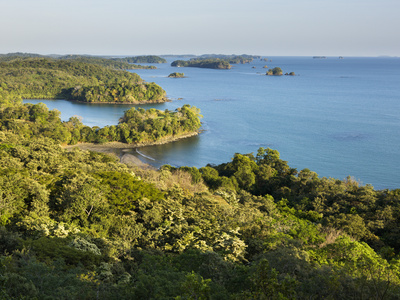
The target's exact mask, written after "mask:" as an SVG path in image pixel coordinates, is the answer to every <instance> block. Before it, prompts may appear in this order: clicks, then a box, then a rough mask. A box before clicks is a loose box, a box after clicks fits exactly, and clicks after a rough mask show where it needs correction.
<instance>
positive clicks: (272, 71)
mask: <svg viewBox="0 0 400 300" xmlns="http://www.w3.org/2000/svg"><path fill="white" fill-rule="evenodd" d="M265 75H267V76H281V75H283V71H282V69H281V68H279V67H275V68H273V69H269V70H268V71H267V73H266V74H265ZM285 75H286V76H295V73H294V72H290V73H287V72H286V73H285Z"/></svg>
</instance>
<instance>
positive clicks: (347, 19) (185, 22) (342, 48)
mask: <svg viewBox="0 0 400 300" xmlns="http://www.w3.org/2000/svg"><path fill="white" fill-rule="evenodd" d="M399 13H400V1H399V0H379V1H378V0H246V1H244V0H241V1H238V0H212V1H211V0H201V1H194V0H112V1H111V0H107V1H106V0H0V53H12V52H28V53H39V54H91V55H127V56H129V55H151V54H154V55H163V54H197V55H198V54H211V53H215V54H252V55H266V56H288V55H289V56H308V55H311V56H316V55H318V56H381V55H388V56H400V35H399V30H400V18H399V17H398V14H399Z"/></svg>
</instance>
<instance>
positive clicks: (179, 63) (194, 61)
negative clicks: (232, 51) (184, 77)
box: [171, 54, 259, 69]
mask: <svg viewBox="0 0 400 300" xmlns="http://www.w3.org/2000/svg"><path fill="white" fill-rule="evenodd" d="M254 58H259V56H252V55H246V54H244V55H222V54H205V55H202V56H199V57H196V58H191V59H190V60H176V61H173V62H172V63H171V66H173V67H194V68H209V69H230V68H231V67H232V66H231V64H245V63H250V62H252V61H253V60H254Z"/></svg>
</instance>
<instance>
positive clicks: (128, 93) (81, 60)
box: [0, 57, 167, 104]
mask: <svg viewBox="0 0 400 300" xmlns="http://www.w3.org/2000/svg"><path fill="white" fill-rule="evenodd" d="M108 62H110V60H107V59H95V58H85V57H77V58H72V57H71V58H64V59H54V58H48V57H44V58H43V57H32V58H31V57H27V58H21V57H16V58H14V59H7V60H4V61H1V59H0V82H1V83H2V86H3V89H4V90H6V91H7V92H8V93H9V94H11V95H15V96H16V97H19V98H23V99H60V98H61V99H67V100H75V101H81V102H88V103H115V104H123V103H160V102H165V101H167V97H166V93H165V91H164V90H163V89H162V88H161V87H160V86H159V85H157V84H155V83H147V82H144V81H143V80H142V79H141V78H140V76H139V75H137V74H135V73H131V72H128V71H125V70H116V69H115V68H114V67H113V65H111V66H107V67H106V66H105V65H104V64H105V63H108ZM111 62H113V63H118V64H121V62H115V61H112V60H111ZM126 64H127V63H126ZM128 65H129V64H128Z"/></svg>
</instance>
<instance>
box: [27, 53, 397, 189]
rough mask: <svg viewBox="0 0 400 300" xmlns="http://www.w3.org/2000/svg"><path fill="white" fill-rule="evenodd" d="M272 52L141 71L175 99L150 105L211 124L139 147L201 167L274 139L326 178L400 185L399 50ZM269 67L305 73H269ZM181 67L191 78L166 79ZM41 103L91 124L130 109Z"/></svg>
mask: <svg viewBox="0 0 400 300" xmlns="http://www.w3.org/2000/svg"><path fill="white" fill-rule="evenodd" d="M175 59H176V58H175ZM269 59H271V60H272V61H268V62H264V61H260V60H257V61H254V62H252V63H251V64H244V65H234V68H232V69H231V70H211V69H198V68H179V69H178V68H173V67H170V65H169V64H160V65H157V68H158V69H157V70H135V72H137V73H138V74H139V75H140V76H141V77H142V78H143V79H144V80H146V81H153V82H156V83H157V84H159V85H160V86H162V87H163V88H164V89H165V90H166V91H167V94H168V97H169V98H171V99H172V100H173V101H172V102H170V103H165V104H159V105H149V106H144V107H155V108H158V109H162V110H164V109H166V108H168V109H175V108H177V107H180V106H182V105H183V104H190V105H194V106H196V107H198V108H200V109H201V112H202V114H203V115H204V118H203V119H202V122H203V129H204V130H205V132H204V133H202V134H201V135H200V136H198V137H194V138H189V139H186V140H182V141H178V142H174V143H171V144H167V145H161V146H152V147H145V148H142V149H141V150H140V151H141V152H142V153H143V154H145V155H147V156H150V157H153V158H154V159H155V161H156V163H155V164H156V165H157V166H158V165H162V164H171V165H175V166H182V165H187V166H196V167H202V166H205V165H206V164H208V163H212V164H220V163H223V162H227V161H230V159H231V158H232V157H233V155H234V153H236V152H238V153H250V152H254V153H256V152H257V149H258V148H259V147H270V148H273V149H276V150H278V151H279V152H280V154H281V158H282V159H284V160H287V161H288V162H289V165H290V166H291V167H294V168H297V169H298V170H301V169H303V168H309V169H310V170H312V171H315V172H317V173H318V174H319V175H320V176H321V177H322V176H324V177H333V178H338V179H344V178H345V177H347V176H349V175H350V176H353V177H354V178H355V179H356V180H359V181H360V182H361V183H362V184H372V185H373V186H374V187H375V188H377V189H384V188H391V189H393V188H400V176H399V171H400V155H399V154H400V153H399V152H400V150H399V149H400V114H399V112H400V59H399V58H347V57H345V58H344V59H338V58H337V57H328V58H327V59H312V58H311V57H270V58H269ZM172 60H173V59H169V62H171V61H172ZM264 65H268V67H269V68H273V67H276V66H278V67H281V68H282V70H283V71H284V73H285V72H291V71H294V72H295V73H296V76H280V77H272V76H264V74H265V72H266V69H263V68H262V67H263V66H264ZM253 67H255V68H253ZM176 71H179V72H184V73H185V75H186V76H187V78H183V79H172V78H167V76H168V74H170V73H172V72H176ZM179 98H182V100H178V99H179ZM29 102H33V101H29ZM42 102H44V103H46V104H47V105H48V106H49V108H51V109H52V108H57V109H58V110H60V111H61V112H62V118H63V119H64V120H67V119H68V118H69V117H70V116H72V115H79V116H82V117H83V122H84V123H85V124H87V125H90V126H95V125H97V126H104V125H111V124H117V123H118V119H119V117H121V116H122V114H123V112H124V111H125V110H127V109H128V108H129V107H131V106H128V105H126V106H112V105H93V104H92V105H87V104H77V103H71V102H67V101H61V100H55V101H42ZM144 160H145V159H144ZM147 162H149V163H153V164H154V162H153V161H151V160H149V161H147Z"/></svg>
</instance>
